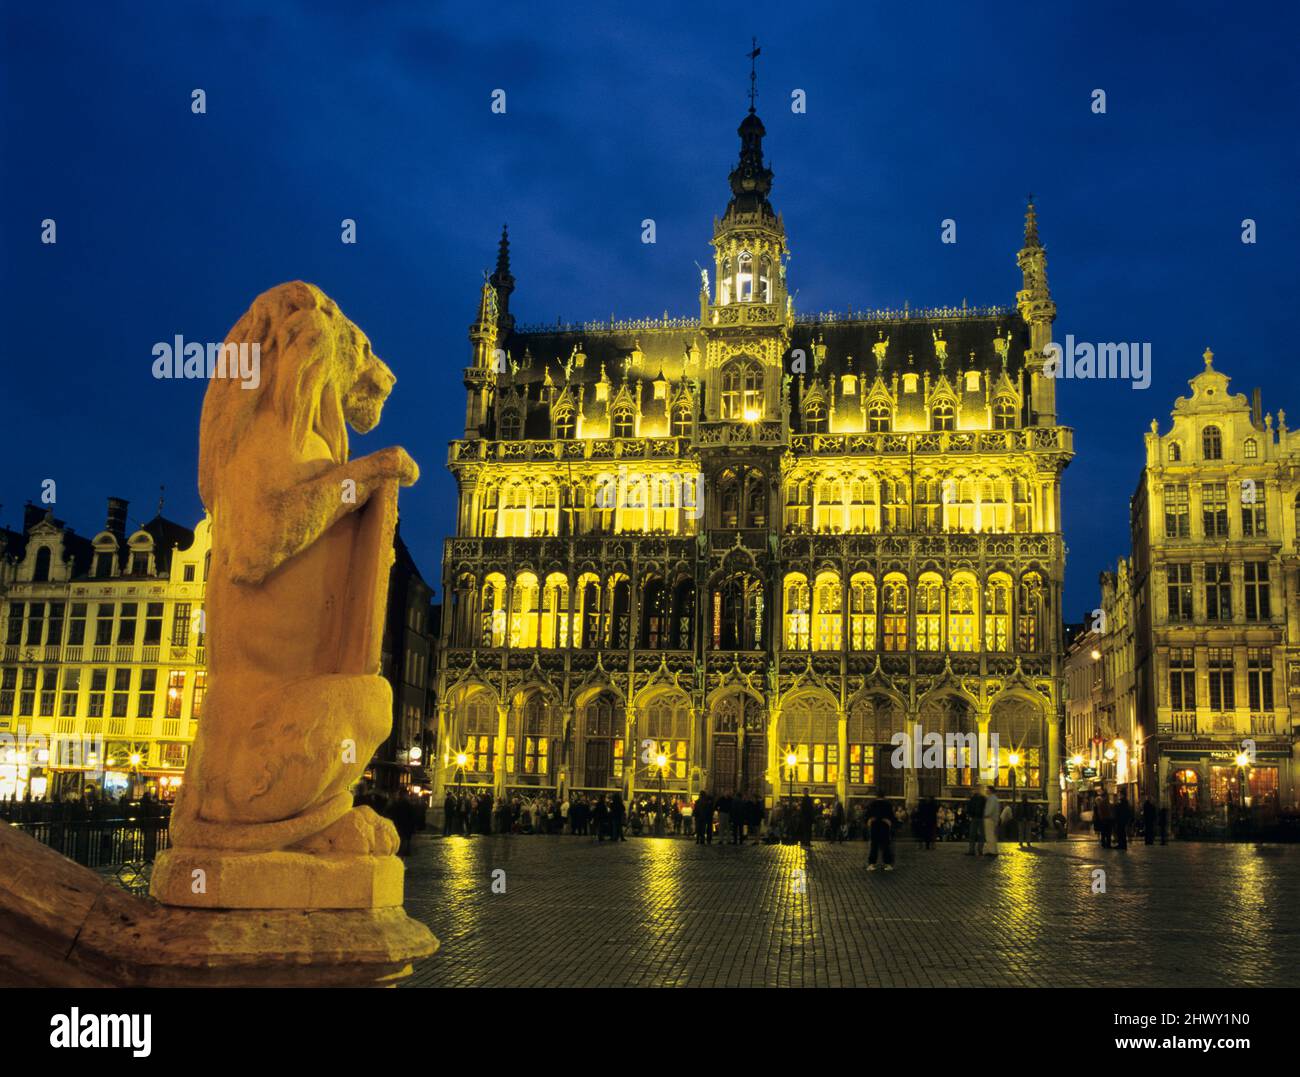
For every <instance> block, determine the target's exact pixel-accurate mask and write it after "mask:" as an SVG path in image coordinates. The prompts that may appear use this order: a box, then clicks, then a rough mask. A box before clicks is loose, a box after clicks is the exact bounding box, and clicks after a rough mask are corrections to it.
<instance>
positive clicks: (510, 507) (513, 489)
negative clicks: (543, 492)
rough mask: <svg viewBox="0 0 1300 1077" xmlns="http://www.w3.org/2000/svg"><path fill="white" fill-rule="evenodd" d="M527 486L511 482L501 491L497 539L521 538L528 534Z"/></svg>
mask: <svg viewBox="0 0 1300 1077" xmlns="http://www.w3.org/2000/svg"><path fill="white" fill-rule="evenodd" d="M528 492H529V491H528V486H527V485H526V484H524V483H522V482H513V483H511V484H510V485H509V486H507V487H506V488H505V489H504V490H503V491H502V497H503V500H502V505H501V512H500V525H499V528H498V531H497V535H498V537H499V538H523V537H524V536H525V535H526V534H528V532H527V530H526V528H527V527H528Z"/></svg>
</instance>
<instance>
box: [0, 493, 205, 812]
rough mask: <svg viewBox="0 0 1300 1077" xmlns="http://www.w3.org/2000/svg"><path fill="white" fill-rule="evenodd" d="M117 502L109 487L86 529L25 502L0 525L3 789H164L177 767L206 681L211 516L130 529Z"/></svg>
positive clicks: (176, 779) (53, 792) (0, 793)
mask: <svg viewBox="0 0 1300 1077" xmlns="http://www.w3.org/2000/svg"><path fill="white" fill-rule="evenodd" d="M127 508H128V503H127V502H126V501H123V500H122V499H120V498H109V500H108V518H107V521H106V522H105V524H104V527H103V529H102V530H101V531H100V532H99V533H98V534H96V535H95V536H94V537H93V538H91V539H86V538H84V537H82V536H80V535H77V534H76V533H75V532H74V531H73V530H72V529H71V528H69V527H65V526H64V524H63V522H62V521H60V520H57V519H55V518H54V515H53V513H52V512H51V511H47V510H42V509H40V508H38V507H36V506H33V505H28V506H27V511H26V515H25V519H24V522H23V530H22V532H21V533H19V532H13V531H7V530H6V531H4V532H2V533H0V537H2V538H3V541H4V549H3V550H2V551H0V553H3V557H2V558H0V573H3V576H4V580H3V584H2V585H0V586H2V587H3V591H2V593H0V599H2V601H0V629H2V630H3V632H4V653H3V657H4V661H3V664H0V743H2V744H3V745H4V749H3V751H0V797H5V796H14V795H16V796H18V797H19V798H21V797H23V796H24V795H26V794H27V793H28V791H29V790H30V793H31V795H32V797H33V798H40V797H42V796H49V797H52V798H53V797H59V796H62V795H64V794H76V795H80V794H81V793H82V792H83V791H84V789H85V788H86V787H88V786H89V787H93V788H95V789H97V790H102V791H103V792H105V793H107V794H108V795H112V796H120V795H121V794H122V793H126V792H129V791H130V790H131V787H132V784H133V783H134V787H135V791H136V792H137V793H143V792H144V791H145V790H146V789H150V790H152V791H153V792H154V793H155V794H158V795H160V796H162V797H169V796H170V795H171V794H172V793H173V792H174V791H175V788H176V786H177V785H178V784H179V783H180V781H181V779H182V774H183V771H184V769H185V763H186V759H187V756H188V752H189V746H190V744H191V743H192V741H193V739H194V732H195V728H196V725H197V721H198V719H199V716H200V714H201V713H202V709H203V696H204V693H205V691H206V683H205V679H206V672H205V669H204V664H205V659H204V629H205V625H204V622H203V591H204V579H205V577H206V574H207V565H208V550H209V548H210V541H211V540H210V535H209V531H210V528H209V524H208V521H207V520H204V521H203V522H201V523H200V524H199V525H198V526H197V527H196V528H194V529H193V530H190V529H189V528H187V527H183V526H182V525H180V524H177V523H173V522H172V521H170V520H167V519H165V518H164V517H163V516H162V515H161V511H160V512H159V514H158V515H156V516H155V517H154V518H153V519H152V520H150V521H149V522H147V523H144V524H141V525H140V526H139V527H136V528H134V529H133V530H130V531H128V529H127ZM160 508H161V506H160ZM6 736H7V738H8V739H5V738H6ZM10 752H12V753H13V754H14V758H13V759H12V760H10V759H9V758H7V755H8V753H10Z"/></svg>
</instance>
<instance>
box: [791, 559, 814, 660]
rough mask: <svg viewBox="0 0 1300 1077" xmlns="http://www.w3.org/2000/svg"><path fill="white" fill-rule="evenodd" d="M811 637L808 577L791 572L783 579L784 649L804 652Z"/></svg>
mask: <svg viewBox="0 0 1300 1077" xmlns="http://www.w3.org/2000/svg"><path fill="white" fill-rule="evenodd" d="M811 637H812V620H811V593H810V589H809V587H808V577H807V576H805V575H804V574H803V573H802V572H791V573H789V574H788V575H787V576H786V578H785V649H786V650H787V651H806V650H807V649H808V646H809V642H810V640H811Z"/></svg>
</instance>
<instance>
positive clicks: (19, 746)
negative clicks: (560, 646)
mask: <svg viewBox="0 0 1300 1077" xmlns="http://www.w3.org/2000/svg"><path fill="white" fill-rule="evenodd" d="M128 508H129V506H128V503H127V502H126V501H124V500H122V499H121V498H109V501H108V515H107V520H106V522H105V524H104V527H103V529H102V530H101V531H100V532H99V533H98V534H96V535H95V536H94V537H93V538H90V539H86V538H84V537H82V536H80V535H78V534H77V533H76V532H75V531H73V529H72V528H70V527H67V526H66V525H65V524H64V523H63V521H61V520H58V519H56V518H55V517H54V514H53V512H52V511H51V510H46V509H42V508H39V507H37V506H33V505H28V506H27V509H26V513H25V518H24V521H23V528H22V530H21V531H11V530H8V529H3V530H0V631H3V633H4V637H3V643H4V647H3V652H2V656H3V662H0V798H7V797H16V798H18V799H22V798H24V797H26V796H29V795H30V796H31V797H32V798H33V799H42V798H50V799H57V798H61V797H64V796H73V795H75V796H83V795H85V794H86V792H87V790H91V791H93V792H95V793H96V794H101V795H104V796H110V797H116V796H121V795H122V794H124V793H126V794H133V795H140V794H143V793H144V792H146V791H149V792H152V793H154V794H155V795H156V796H158V797H160V798H161V799H164V800H167V799H170V798H171V796H172V795H173V794H174V792H175V790H176V789H177V788H178V787H179V786H180V785H181V783H182V781H183V779H184V771H185V765H186V763H187V761H188V756H189V749H190V745H191V744H192V743H193V740H194V736H195V733H196V732H197V729H198V723H199V721H200V720H201V719H202V713H203V699H204V695H205V694H206V692H207V687H208V686H207V676H208V674H207V668H206V665H207V656H206V651H205V646H204V644H205V629H206V624H205V620H204V610H203V601H204V589H205V585H206V581H207V574H208V563H209V552H210V549H211V520H210V518H205V519H204V520H203V521H201V522H200V523H199V524H198V525H197V526H196V527H194V528H192V529H191V528H187V527H184V526H182V525H180V524H177V523H174V522H172V521H170V520H167V519H165V518H164V517H163V516H162V515H161V513H160V514H159V515H157V516H155V517H154V519H152V520H150V521H149V522H147V523H144V524H141V525H140V526H138V527H135V528H128V526H127V514H128ZM395 555H396V556H395V563H394V567H393V571H392V574H391V575H390V579H389V602H388V619H387V622H386V625H385V633H384V647H383V656H382V662H383V668H382V672H383V675H384V676H385V677H387V678H388V680H389V682H390V683H391V684H392V686H393V731H392V733H391V735H390V736H389V738H388V739H387V740H386V741H385V742H384V744H382V745H381V746H380V748H379V749H378V750H377V752H376V756H375V758H374V759H373V760H372V764H371V767H370V776H371V778H372V780H373V781H374V783H375V784H376V786H378V787H379V788H380V789H382V790H383V791H385V792H388V793H396V792H402V791H414V790H415V789H417V788H421V787H423V786H424V785H426V784H427V780H426V778H425V776H424V770H423V767H422V765H421V759H423V758H425V755H426V753H427V752H429V750H430V748H431V746H432V745H431V740H430V735H429V733H430V731H429V722H428V718H429V714H430V707H429V698H430V697H429V688H430V677H431V672H432V664H433V658H432V655H433V653H434V651H435V649H436V646H437V626H436V623H431V621H432V620H433V617H434V612H435V611H436V609H437V607H435V606H433V605H432V603H431V591H430V588H429V586H428V584H427V583H425V581H424V579H423V577H421V575H420V572H419V569H418V568H417V567H416V565H415V562H414V560H413V559H412V557H411V555H410V553H409V551H408V550H407V549H406V547H405V545H404V544H403V543H402V542H401V539H400V537H398V538H397V539H396V549H395Z"/></svg>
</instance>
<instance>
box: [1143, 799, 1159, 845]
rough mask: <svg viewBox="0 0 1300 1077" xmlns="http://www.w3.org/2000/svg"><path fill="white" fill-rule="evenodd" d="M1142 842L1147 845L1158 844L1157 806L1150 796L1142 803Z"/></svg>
mask: <svg viewBox="0 0 1300 1077" xmlns="http://www.w3.org/2000/svg"><path fill="white" fill-rule="evenodd" d="M1142 841H1143V843H1144V844H1146V845H1154V844H1155V842H1156V806H1155V805H1154V804H1152V803H1151V798H1150V797H1149V796H1148V797H1147V798H1146V799H1145V800H1143V801H1142Z"/></svg>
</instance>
